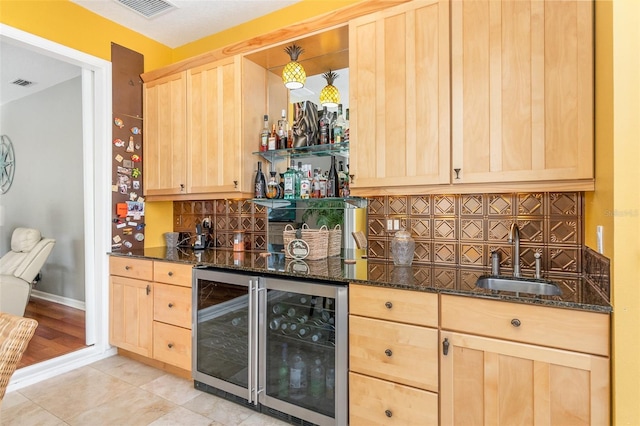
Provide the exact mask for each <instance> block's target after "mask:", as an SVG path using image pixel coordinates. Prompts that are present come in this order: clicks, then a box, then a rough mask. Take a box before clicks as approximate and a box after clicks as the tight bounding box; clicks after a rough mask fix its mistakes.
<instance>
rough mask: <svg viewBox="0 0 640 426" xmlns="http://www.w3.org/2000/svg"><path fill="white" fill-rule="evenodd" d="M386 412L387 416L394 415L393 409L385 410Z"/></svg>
mask: <svg viewBox="0 0 640 426" xmlns="http://www.w3.org/2000/svg"><path fill="white" fill-rule="evenodd" d="M384 414H385V416H387V417H391V416H393V413H392V412H391V410H384Z"/></svg>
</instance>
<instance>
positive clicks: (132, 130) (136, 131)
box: [131, 127, 142, 135]
mask: <svg viewBox="0 0 640 426" xmlns="http://www.w3.org/2000/svg"><path fill="white" fill-rule="evenodd" d="M131 133H133V134H134V135H139V134H141V133H142V129H140V128H139V127H132V128H131Z"/></svg>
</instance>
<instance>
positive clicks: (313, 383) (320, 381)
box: [309, 358, 326, 399]
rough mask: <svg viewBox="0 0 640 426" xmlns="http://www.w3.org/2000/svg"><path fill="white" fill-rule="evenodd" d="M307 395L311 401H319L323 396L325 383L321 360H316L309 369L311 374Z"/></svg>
mask: <svg viewBox="0 0 640 426" xmlns="http://www.w3.org/2000/svg"><path fill="white" fill-rule="evenodd" d="M309 376H310V377H309V379H310V380H309V395H311V398H313V399H320V398H321V397H323V396H325V381H326V377H325V374H324V367H323V366H322V360H321V359H320V358H316V360H315V363H314V365H313V366H312V367H311V373H310V374H309Z"/></svg>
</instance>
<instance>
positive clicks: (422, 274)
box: [413, 266, 431, 287]
mask: <svg viewBox="0 0 640 426" xmlns="http://www.w3.org/2000/svg"><path fill="white" fill-rule="evenodd" d="M413 276H414V278H415V281H416V283H417V284H418V285H420V286H423V287H429V286H431V267H430V266H429V267H426V268H421V267H419V266H418V267H414V268H413Z"/></svg>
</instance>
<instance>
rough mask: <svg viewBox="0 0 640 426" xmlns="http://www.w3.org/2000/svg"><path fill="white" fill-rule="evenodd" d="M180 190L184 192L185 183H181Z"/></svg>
mask: <svg viewBox="0 0 640 426" xmlns="http://www.w3.org/2000/svg"><path fill="white" fill-rule="evenodd" d="M180 192H184V183H181V184H180Z"/></svg>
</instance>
